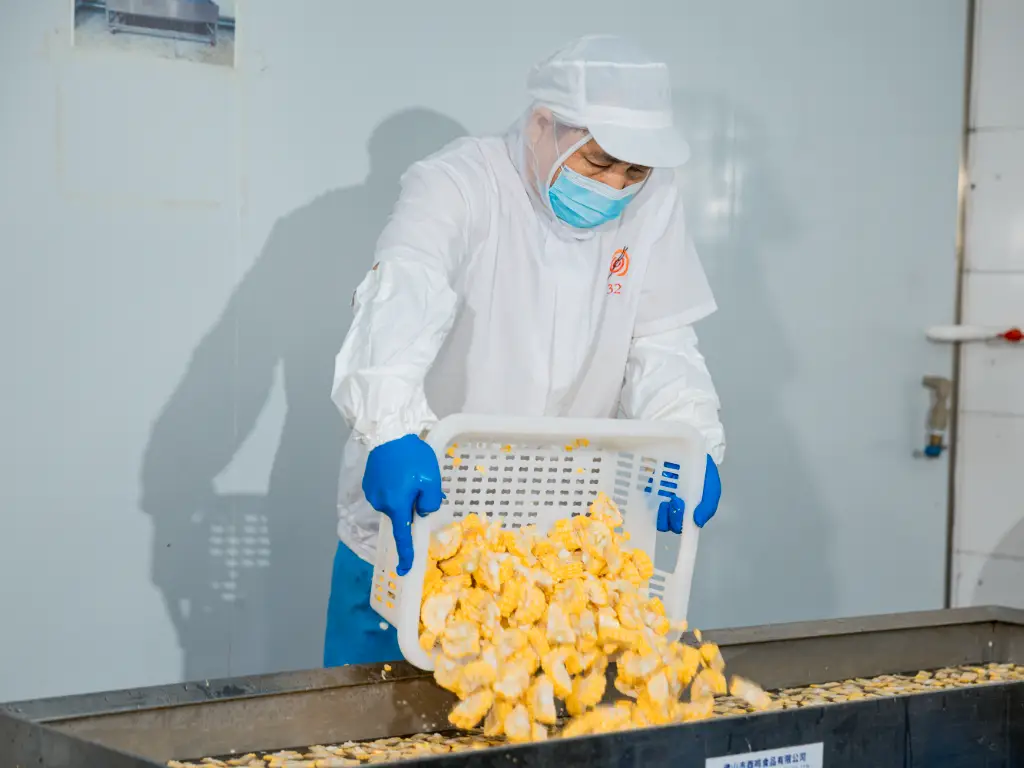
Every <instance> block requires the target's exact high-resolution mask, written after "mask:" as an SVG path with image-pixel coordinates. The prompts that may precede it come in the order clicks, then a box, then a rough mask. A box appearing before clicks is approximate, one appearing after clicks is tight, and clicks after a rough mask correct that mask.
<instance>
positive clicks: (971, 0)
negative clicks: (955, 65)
mask: <svg viewBox="0 0 1024 768" xmlns="http://www.w3.org/2000/svg"><path fill="white" fill-rule="evenodd" d="M977 12H978V3H977V0H967V34H966V37H967V39H966V41H965V44H964V93H963V129H962V131H961V136H960V174H959V181H958V184H957V203H956V204H957V222H956V298H955V300H954V310H953V316H954V317H953V322H954V324H956V325H960V324H961V323H962V322H963V307H964V266H965V230H966V228H967V193H968V192H969V190H970V182H969V179H968V167H967V163H968V153H969V152H970V147H971V89H972V82H973V79H974V77H973V75H974V43H975V33H976V29H977ZM960 358H961V348H960V344H959V343H957V344H955V345H954V346H953V374H952V379H953V391H952V396H951V398H950V417H949V454H948V455H949V481H948V486H947V487H948V490H947V491H946V495H947V499H946V583H945V585H944V590H943V591H944V595H943V605H944V606H945V607H946V608H950V607H952V603H953V550H954V547H955V543H954V539H953V535H954V532H955V526H956V490H957V485H956V466H957V458H958V456H959V453H960V452H959V450H958V447H957V442H958V440H959V434H960V385H961V378H962V376H961V362H960Z"/></svg>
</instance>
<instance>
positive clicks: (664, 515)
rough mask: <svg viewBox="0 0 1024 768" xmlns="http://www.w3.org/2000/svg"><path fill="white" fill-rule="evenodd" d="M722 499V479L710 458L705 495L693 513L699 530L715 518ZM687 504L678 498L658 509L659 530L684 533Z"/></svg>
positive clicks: (707, 467) (668, 500)
mask: <svg viewBox="0 0 1024 768" xmlns="http://www.w3.org/2000/svg"><path fill="white" fill-rule="evenodd" d="M721 498H722V478H721V477H720V476H719V474H718V465H717V464H715V462H714V459H712V458H711V457H710V456H708V461H707V465H706V468H705V470H704V495H703V497H702V498H701V500H700V504H698V505H697V509H695V510H694V511H693V522H695V523H696V524H697V527H698V528H703V527H704V523H706V522H707V521H708V520H710V519H711V518H712V517H714V516H715V512H717V511H718V502H719V501H720V500H721ZM685 509H686V504H685V503H684V502H683V500H682V499H680V498H679V497H678V496H673V497H672V498H671V499H666V500H665V501H663V502H661V506H659V507H658V530H659V531H663V532H664V531H672V533H682V532H683V510H685Z"/></svg>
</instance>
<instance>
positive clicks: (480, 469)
mask: <svg viewBox="0 0 1024 768" xmlns="http://www.w3.org/2000/svg"><path fill="white" fill-rule="evenodd" d="M476 471H477V472H486V471H487V468H486V467H485V466H484V465H483V464H477V465H476Z"/></svg>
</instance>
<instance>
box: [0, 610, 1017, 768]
mask: <svg viewBox="0 0 1024 768" xmlns="http://www.w3.org/2000/svg"><path fill="white" fill-rule="evenodd" d="M708 639H711V640H713V641H714V642H717V643H718V644H719V645H720V646H721V648H722V652H723V655H724V656H725V659H726V663H727V665H728V669H729V671H730V672H731V673H732V672H735V673H736V674H740V675H743V676H744V677H748V678H750V679H752V680H756V681H757V682H758V683H760V684H762V685H763V686H764V687H765V688H770V689H779V688H791V687H797V686H803V685H807V684H810V683H825V682H830V681H835V680H845V679H849V678H868V677H874V676H876V675H883V674H899V673H905V672H915V671H917V670H921V669H936V668H940V667H950V666H956V665H963V664H988V663H993V662H997V663H1002V662H1012V663H1018V664H1022V663H1024V612H1022V611H1012V610H1008V609H1000V608H979V609H963V610H956V611H935V612H925V613H915V614H900V615H893V616H878V617H868V618H861V619H844V620H836V621H824V622H809V623H800V624H788V625H779V626H771V627H754V628H748V629H738V630H725V631H720V632H709V633H708ZM392 666H393V667H394V669H393V670H392V671H390V672H385V671H384V670H383V667H377V666H363V667H346V668H342V669H336V670H316V671H312V672H302V673H285V674H280V675H270V676H263V677H251V678H238V679H231V680H223V681H210V682H207V683H202V684H186V685H174V686H163V687H158V688H148V689H138V690H130V691H118V692H112V693H105V694H90V695H85V696H72V697H64V698H59V699H49V700H41V701H32V702H20V703H15V704H8V705H3V706H0V766H6V765H12V766H13V765H21V766H25V765H32V764H34V765H39V764H40V761H42V764H44V765H61V766H67V768H87V767H88V768H93V767H95V766H104V767H105V768H119V766H125V767H126V768H127V767H129V766H130V767H131V768H138V767H139V766H153V765H162V764H164V763H165V761H167V760H170V759H189V758H200V757H202V756H204V755H215V754H228V753H230V752H232V751H234V752H236V753H239V754H241V753H244V752H249V751H265V750H273V749H279V748H284V747H294V746H296V745H313V744H337V743H342V742H346V741H359V740H365V739H376V738H383V737H388V736H402V735H407V734H413V733H419V732H424V731H427V732H429V731H439V730H443V729H445V728H446V727H448V726H447V723H446V715H447V712H448V710H449V708H450V706H451V704H452V701H453V700H452V697H451V696H450V695H449V694H448V693H446V692H444V691H442V690H440V689H439V688H437V686H435V685H434V683H433V681H432V680H431V679H430V677H429V676H427V675H425V674H424V673H422V672H420V671H419V670H416V669H414V668H412V667H409V666H407V665H404V664H394V665H392ZM818 743H821V744H822V751H823V754H824V755H825V765H827V766H829V768H835V767H836V766H889V765H893V766H932V765H943V766H957V765H963V766H975V765H1024V683H1020V682H1015V683H996V684H991V685H985V686H978V687H970V688H963V689H957V690H942V691H937V692H934V693H922V694H915V695H911V696H903V697H899V698H880V699H871V700H863V701H854V702H845V703H839V704H831V705H829V706H824V707H807V708H800V709H791V710H786V711H778V712H765V713H761V714H756V715H749V716H745V717H730V718H725V719H719V720H711V721H704V722H697V723H690V724H685V725H676V726H669V727H665V728H653V729H645V730H638V731H629V732H624V733H616V734H609V735H605V736H597V737H587V738H582V739H566V740H553V741H549V742H546V743H541V744H529V745H524V746H519V747H499V748H494V749H489V750H484V751H480V752H472V753H465V754H452V755H446V756H439V757H437V758H432V759H429V762H428V761H427V760H424V761H415V762H405V763H403V765H418V764H421V763H422V764H424V765H427V764H429V765H436V766H439V768H445V767H446V766H451V768H456V767H462V766H499V765H500V766H511V765H516V766H544V767H545V768H547V767H548V766H550V767H551V768H554V767H555V766H557V767H558V768H566V766H569V765H579V764H586V765H588V768H589V767H593V768H597V767H598V766H606V765H607V766H612V765H614V766H622V765H636V766H645V768H646V767H655V766H668V765H691V764H692V765H704V760H705V759H706V758H714V757H720V756H725V755H741V754H742V753H745V752H751V751H759V750H778V751H784V750H787V749H795V748H800V747H803V748H805V751H806V750H807V749H808V747H807V745H814V744H818ZM810 749H811V753H813V747H812V748H810ZM798 751H799V750H798ZM741 759H742V758H737V759H736V760H735V763H734V764H738V763H739V762H740V760H741Z"/></svg>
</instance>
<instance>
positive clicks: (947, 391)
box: [921, 376, 953, 459]
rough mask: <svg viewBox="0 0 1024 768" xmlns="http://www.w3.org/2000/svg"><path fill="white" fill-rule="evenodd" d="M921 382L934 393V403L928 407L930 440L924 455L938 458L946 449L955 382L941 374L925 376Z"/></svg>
mask: <svg viewBox="0 0 1024 768" xmlns="http://www.w3.org/2000/svg"><path fill="white" fill-rule="evenodd" d="M921 383H922V384H923V385H924V387H925V389H928V390H930V391H931V393H932V404H931V407H930V408H929V409H928V442H927V443H926V444H925V447H924V456H925V457H926V458H929V459H937V458H939V456H941V455H942V451H943V450H945V448H946V446H945V445H944V442H945V436H946V429H947V427H948V426H949V399H950V396H951V395H952V394H953V382H951V381H950V380H949V379H946V378H943V377H941V376H925V377H924V378H923V379H922V380H921Z"/></svg>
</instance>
